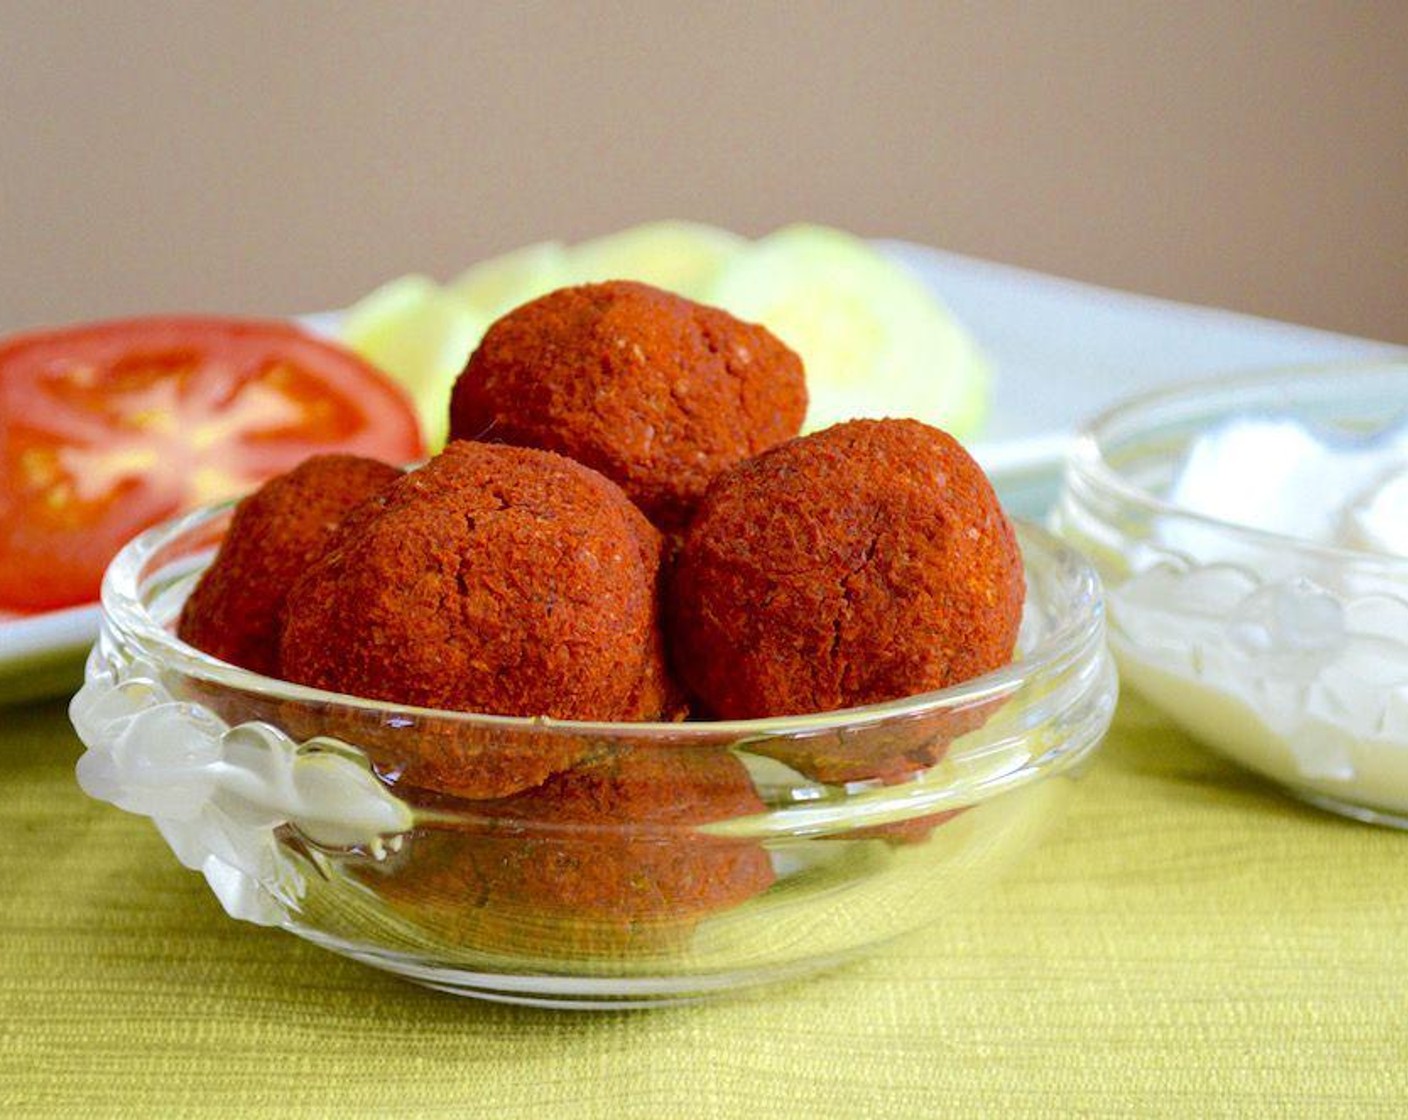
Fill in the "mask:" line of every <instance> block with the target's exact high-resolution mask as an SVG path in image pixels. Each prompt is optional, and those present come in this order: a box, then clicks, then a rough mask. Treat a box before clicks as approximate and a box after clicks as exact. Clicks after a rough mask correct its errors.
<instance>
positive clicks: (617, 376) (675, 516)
mask: <svg viewBox="0 0 1408 1120" xmlns="http://www.w3.org/2000/svg"><path fill="white" fill-rule="evenodd" d="M806 408H807V393H806V384H805V379H804V376H803V372H802V362H801V359H800V358H798V357H797V355H796V354H795V353H793V351H791V350H790V349H788V348H787V347H786V346H785V345H784V344H783V343H782V342H780V341H779V340H778V339H777V338H776V337H775V336H774V335H773V334H772V333H771V332H769V331H768V330H767V329H766V328H765V327H761V326H756V325H754V324H751V323H744V322H740V321H739V320H737V319H735V318H734V317H733V316H731V315H729V314H728V313H727V312H725V311H721V310H718V309H716V308H712V307H706V306H704V305H702V304H698V303H694V302H693V301H691V300H687V299H685V298H683V297H682V296H677V295H674V294H673V293H670V292H666V291H662V290H660V289H658V288H653V287H650V286H649V285H646V284H638V283H634V282H632V281H625V280H617V281H609V282H607V283H603V284H586V285H582V286H580V287H575V288H563V289H560V290H559V291H556V292H551V293H549V294H548V295H545V296H543V297H541V298H540V299H536V300H533V301H532V302H530V303H527V304H524V305H523V306H522V307H520V308H518V309H516V310H514V311H511V312H509V313H508V314H507V315H505V316H504V317H503V318H501V319H499V320H498V321H497V322H496V323H495V324H494V325H493V326H492V327H490V328H489V330H488V332H487V333H486V334H485V336H484V339H483V341H482V342H480V344H479V347H478V349H476V350H475V352H474V354H473V355H471V357H470V359H469V364H468V365H467V366H466V368H465V371H464V373H463V374H461V376H460V378H459V381H458V382H457V383H456V384H455V389H454V393H453V395H452V397H451V402H450V434H451V438H453V439H471V440H489V441H494V442H499V443H509V444H516V445H519V446H525V447H541V448H546V449H547V450H550V451H556V452H559V453H561V454H563V455H567V456H569V457H571V458H573V459H576V460H578V461H579V462H582V463H585V464H587V465H588V466H590V467H592V468H594V469H596V470H598V471H600V472H601V473H602V474H604V475H606V476H607V477H608V478H610V479H612V480H613V481H614V482H616V483H617V484H619V485H620V486H621V488H622V489H623V490H624V491H625V492H626V495H627V496H628V497H629V498H630V499H631V500H632V501H634V502H635V503H636V504H637V505H638V506H640V508H641V509H642V510H644V511H645V513H646V516H648V517H649V518H650V519H651V521H653V522H654V523H655V524H656V525H658V526H659V527H661V528H662V529H665V530H667V531H668V530H675V529H679V528H681V527H683V526H684V525H685V524H686V523H687V521H688V519H689V517H690V514H691V513H692V511H693V508H694V506H695V504H696V503H697V502H698V500H699V498H700V497H701V496H702V495H703V493H704V491H705V489H706V488H707V487H708V485H709V483H710V482H711V481H712V480H713V479H714V477H715V476H717V475H718V474H719V472H720V471H722V470H724V469H725V468H726V467H729V466H731V465H732V464H734V463H736V462H739V461H740V460H742V459H746V458H748V457H749V456H752V455H756V454H758V453H759V452H760V451H763V450H764V449H766V448H768V447H772V446H773V445H775V444H777V443H780V442H782V441H783V440H786V439H789V438H791V437H792V436H795V435H796V434H797V432H799V431H800V430H801V426H802V421H803V419H804V417H805V415H806Z"/></svg>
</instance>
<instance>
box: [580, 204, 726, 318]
mask: <svg viewBox="0 0 1408 1120" xmlns="http://www.w3.org/2000/svg"><path fill="white" fill-rule="evenodd" d="M747 244H748V243H747V241H746V240H744V239H743V238H742V237H739V236H738V234H736V233H730V232H729V231H728V230H726V229H719V228H718V227H716V226H710V225H705V224H703V223H702V222H683V221H660V222H646V223H645V224H643V225H638V226H632V227H631V228H630V229H624V230H621V231H620V232H619V233H612V234H607V235H606V236H605V237H598V238H596V239H594V240H592V241H584V242H582V243H581V244H580V245H577V246H576V247H574V248H572V249H570V250H568V270H569V272H570V273H571V276H572V281H571V282H572V283H574V284H586V283H593V282H596V281H600V280H639V281H641V282H642V283H645V284H653V285H655V287H657V288H664V289H666V290H667V291H671V292H677V293H678V294H679V295H682V296H687V297H689V298H690V299H698V298H699V295H700V293H702V292H704V291H705V290H706V289H707V288H708V287H709V286H710V285H711V284H712V283H713V282H714V279H715V277H717V276H718V274H719V272H720V271H721V270H722V269H723V268H724V266H725V265H726V264H727V263H728V262H729V261H730V260H731V259H732V258H733V256H734V254H735V253H737V252H738V251H739V250H740V249H742V248H743V247H744V246H746V245H747Z"/></svg>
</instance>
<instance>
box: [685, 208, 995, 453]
mask: <svg viewBox="0 0 1408 1120" xmlns="http://www.w3.org/2000/svg"><path fill="white" fill-rule="evenodd" d="M703 299H704V302H706V303H714V304H718V305H719V306H720V307H723V308H725V309H726V310H728V311H730V312H732V313H733V314H734V315H737V316H738V317H739V318H742V319H750V320H752V321H754V322H760V323H762V324H763V325H764V326H766V327H767V328H768V329H769V330H771V331H772V332H773V333H774V334H776V335H777V336H778V337H779V338H781V339H782V340H783V341H784V342H786V343H787V344H788V345H789V346H791V347H792V348H793V349H794V350H796V351H797V353H799V354H800V355H801V356H802V361H803V362H804V363H805V365H806V370H807V393H808V395H809V396H810V405H809V407H808V409H807V422H806V426H805V429H804V430H806V431H816V430H818V429H820V428H825V427H828V426H830V425H831V424H835V423H837V422H839V421H841V420H849V419H853V418H855V417H860V416H874V417H883V416H910V417H913V418H915V419H917V420H923V421H924V422H926V423H929V424H934V425H936V426H938V427H941V428H944V429H946V430H947V431H949V432H951V433H952V434H953V435H955V436H958V437H963V436H967V435H971V434H972V433H973V432H974V431H975V430H976V429H977V428H978V426H979V424H980V423H981V422H982V419H983V417H984V415H985V413H986V411H987V403H988V392H989V383H990V376H989V372H988V367H987V363H986V361H985V360H984V359H983V356H982V354H981V353H980V352H979V350H978V347H977V345H976V343H975V342H974V341H973V339H972V337H971V336H970V335H969V334H968V332H967V331H965V330H964V329H963V327H962V326H961V325H960V324H959V323H958V322H957V321H956V320H955V319H954V318H953V316H952V315H951V314H950V312H949V311H948V309H947V308H946V307H944V306H943V304H942V303H940V302H939V301H938V300H937V299H935V298H934V297H933V295H931V294H930V292H929V290H928V289H927V288H925V287H924V285H923V283H921V282H920V280H919V279H918V278H917V277H915V276H914V275H913V274H911V273H910V272H908V271H907V270H906V269H905V268H904V267H903V266H901V265H899V264H896V263H894V262H893V261H890V260H888V259H887V258H885V257H884V256H882V255H881V254H880V253H878V252H877V251H876V250H874V249H872V248H871V247H870V246H869V245H867V244H866V243H865V242H864V241H861V240H860V239H859V238H856V237H852V236H851V235H850V234H846V233H842V232H841V231H839V230H834V229H827V228H824V227H821V226H810V225H797V226H789V227H787V228H785V229H782V230H779V231H777V232H776V233H773V234H771V235H769V236H768V237H765V238H763V239H762V240H761V241H757V242H754V244H753V245H752V247H751V248H749V249H747V250H745V251H744V252H741V253H739V254H737V255H736V256H735V257H734V258H733V260H732V261H731V262H730V263H729V265H728V266H727V267H726V268H725V269H724V270H723V271H722V272H721V273H720V274H719V276H718V278H717V279H716V280H715V282H714V283H713V284H712V285H711V286H710V287H709V290H708V291H707V292H706V293H705V295H704V297H703Z"/></svg>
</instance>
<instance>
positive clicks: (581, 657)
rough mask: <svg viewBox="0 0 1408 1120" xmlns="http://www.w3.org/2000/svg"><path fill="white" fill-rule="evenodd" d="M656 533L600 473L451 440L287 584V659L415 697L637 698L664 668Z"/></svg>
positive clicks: (594, 714) (579, 707)
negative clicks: (657, 655) (658, 654)
mask: <svg viewBox="0 0 1408 1120" xmlns="http://www.w3.org/2000/svg"><path fill="white" fill-rule="evenodd" d="M659 549H660V539H659V535H658V533H656V532H655V530H654V529H652V528H650V526H648V525H647V524H646V523H645V522H644V520H643V519H640V518H639V517H638V515H637V514H636V512H635V511H634V510H633V509H632V508H631V506H630V503H629V502H628V501H627V500H626V499H625V497H624V496H623V495H622V494H621V492H620V491H619V490H618V489H617V488H616V487H615V486H614V485H612V484H611V483H610V482H608V481H607V480H606V479H604V478H602V477H601V476H600V475H599V474H597V473H596V472H595V471H592V470H590V469H588V468H587V467H584V466H582V465H581V464H579V463H575V462H572V461H571V460H568V459H564V458H563V457H561V456H559V455H554V454H551V453H549V452H544V451H537V450H529V449H523V448H516V447H502V446H493V445H489V444H471V443H454V444H451V445H450V446H449V447H448V448H447V449H446V450H445V451H444V452H443V453H442V454H441V455H439V456H437V457H436V458H435V459H433V460H431V461H430V462H429V463H428V464H426V465H425V466H424V467H422V468H421V469H420V470H417V471H413V472H412V473H410V474H408V475H406V476H405V477H404V478H402V479H400V480H399V481H398V482H396V483H395V484H393V485H392V486H390V487H388V488H387V489H386V490H384V491H382V492H381V493H380V494H379V495H378V496H377V497H376V498H375V499H374V501H373V502H372V503H371V504H369V505H368V506H366V507H365V508H363V509H361V510H359V511H358V512H357V515H356V517H354V518H352V519H349V521H348V523H347V524H346V525H345V526H344V529H343V531H341V532H339V533H338V534H337V535H336V536H335V537H334V538H333V539H332V541H331V542H330V544H329V547H328V549H327V551H326V552H324V554H323V555H322V556H321V557H320V559H319V560H318V561H317V562H315V563H314V564H313V565H312V566H311V567H310V568H309V569H308V570H307V571H306V572H305V573H304V574H303V575H302V577H301V578H300V579H299V580H298V581H297V582H296V583H295V584H294V586H293V587H292V588H291V589H290V591H289V594H288V599H287V602H286V606H285V612H284V622H283V630H282V641H281V657H280V660H281V668H282V671H283V675H284V676H285V677H286V678H287V679H289V680H291V681H294V682H296V683H299V684H306V685H311V686H314V687H317V688H323V689H329V690H332V691H336V692H346V693H351V694H352V695H355V696H361V697H366V698H369V699H377V700H389V701H393V702H397V703H401V704H409V705H415V706H419V707H429V708H441V709H450V710H458V711H473V712H483V713H490V714H498V715H514V716H550V717H554V718H557V719H574V720H617V719H627V718H644V716H646V715H650V716H654V717H658V716H659V715H660V714H661V713H660V712H658V711H655V712H641V711H638V710H636V709H637V708H638V707H640V706H642V700H641V697H642V695H645V694H649V693H650V690H649V689H648V688H646V687H645V686H644V685H643V684H642V682H643V681H644V680H645V679H646V678H647V677H649V676H650V675H651V674H652V673H654V672H656V671H657V670H658V666H656V665H654V664H653V663H652V652H653V651H658V649H659V643H658V639H657V638H656V637H655V634H656V611H657V608H656V594H655V591H656V586H655V585H656V578H657V566H658V563H659Z"/></svg>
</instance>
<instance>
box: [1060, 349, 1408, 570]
mask: <svg viewBox="0 0 1408 1120" xmlns="http://www.w3.org/2000/svg"><path fill="white" fill-rule="evenodd" d="M1395 374H1397V375H1398V376H1400V377H1402V378H1403V379H1404V381H1405V383H1406V384H1408V357H1406V358H1404V359H1402V360H1399V361H1391V362H1382V361H1378V362H1355V363H1348V364H1344V363H1340V364H1334V365H1303V366H1285V367H1277V368H1276V369H1270V370H1258V371H1256V372H1254V373H1245V374H1231V375H1220V376H1217V377H1208V378H1201V379H1199V380H1196V381H1188V382H1184V383H1183V384H1181V385H1177V386H1174V387H1172V388H1166V389H1157V390H1155V391H1153V392H1149V393H1141V394H1139V395H1138V396H1134V397H1130V398H1128V399H1127V400H1124V401H1121V402H1120V403H1119V404H1117V405H1114V406H1112V407H1111V408H1108V409H1106V410H1105V411H1103V412H1101V413H1099V414H1097V415H1096V416H1094V417H1092V418H1091V419H1090V420H1088V421H1087V422H1086V423H1084V424H1083V425H1081V427H1080V429H1079V430H1078V431H1077V432H1076V434H1075V438H1074V439H1073V440H1072V442H1071V445H1070V450H1069V453H1068V455H1067V460H1066V463H1067V469H1068V470H1071V471H1075V472H1076V473H1078V474H1080V475H1081V476H1082V478H1083V479H1084V480H1085V481H1086V482H1088V483H1090V484H1093V485H1095V486H1097V487H1099V488H1102V489H1103V490H1105V491H1106V492H1107V493H1108V494H1110V495H1112V496H1114V497H1115V498H1117V499H1119V500H1121V501H1123V502H1124V503H1126V504H1127V505H1132V506H1136V507H1139V508H1141V509H1142V510H1144V511H1145V512H1147V513H1150V514H1153V515H1156V516H1159V517H1177V518H1180V519H1182V520H1185V521H1189V522H1191V523H1193V524H1197V525H1202V526H1204V527H1206V528H1208V529H1214V530H1217V531H1219V532H1221V533H1224V534H1226V535H1227V536H1228V537H1229V538H1231V539H1234V540H1241V541H1245V542H1246V543H1248V544H1251V545H1259V546H1269V547H1275V548H1283V549H1284V548H1290V549H1294V550H1295V551H1296V552H1298V553H1300V554H1302V555H1305V556H1307V557H1313V558H1318V559H1323V560H1334V561H1339V562H1341V563H1352V564H1356V565H1365V564H1370V565H1373V566H1376V567H1382V568H1386V569H1388V570H1389V571H1401V572H1402V573H1403V575H1404V576H1405V577H1408V558H1404V557H1398V556H1391V555H1388V554H1385V553H1379V552H1369V551H1366V550H1362V549H1354V548H1344V547H1339V546H1336V545H1327V544H1320V543H1318V542H1316V541H1313V540H1309V539H1307V538H1305V537H1297V536H1292V535H1290V534H1288V533H1275V532H1271V531H1270V530H1267V529H1256V528H1253V527H1251V526H1248V525H1241V524H1238V523H1237V522H1235V521H1224V520H1222V519H1221V518H1217V517H1209V516H1207V515H1206V514H1202V513H1198V512H1196V511H1195V510H1191V509H1188V508H1186V507H1185V506H1180V505H1178V504H1177V503H1176V502H1170V501H1167V500H1165V499H1163V498H1160V497H1159V496H1158V495H1156V494H1153V493H1151V492H1150V491H1148V490H1146V489H1144V488H1143V487H1142V486H1139V485H1137V484H1136V483H1134V482H1131V481H1130V480H1129V478H1128V477H1127V476H1126V475H1124V474H1123V473H1121V472H1120V470H1119V469H1118V468H1117V467H1115V466H1114V465H1113V464H1112V463H1111V462H1110V461H1109V460H1108V459H1107V458H1106V457H1105V451H1104V447H1105V444H1106V442H1107V441H1108V439H1109V437H1110V435H1111V433H1112V431H1113V430H1116V429H1120V428H1124V429H1126V430H1127V432H1128V433H1129V434H1137V433H1139V432H1141V431H1144V430H1147V425H1144V424H1141V423H1140V421H1141V420H1146V419H1147V418H1148V417H1149V416H1150V415H1152V414H1155V413H1157V411H1158V410H1160V409H1161V408H1164V407H1168V406H1176V405H1179V404H1182V405H1185V406H1195V405H1197V404H1198V403H1199V402H1202V401H1206V402H1207V403H1208V404H1213V403H1216V402H1217V401H1218V398H1221V397H1231V396H1232V395H1234V394H1236V393H1238V392H1239V391H1245V390H1255V389H1274V388H1276V387H1277V386H1285V385H1291V384H1298V383H1303V382H1306V381H1309V380H1310V379H1312V378H1321V379H1323V378H1333V377H1355V376H1358V377H1364V376H1368V377H1377V376H1382V377H1384V378H1392V377H1393V376H1394V375H1395ZM1228 403H1229V404H1230V403H1231V402H1230V401H1229V402H1228ZM1212 415H1215V416H1219V417H1230V416H1231V415H1233V412H1232V410H1231V409H1219V410H1217V411H1216V412H1213V413H1212ZM1405 415H1408V408H1405Z"/></svg>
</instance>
